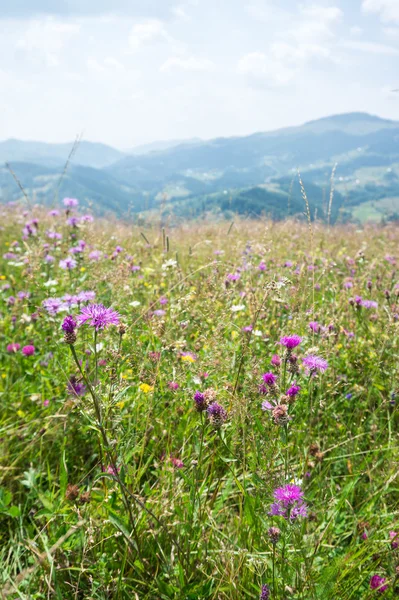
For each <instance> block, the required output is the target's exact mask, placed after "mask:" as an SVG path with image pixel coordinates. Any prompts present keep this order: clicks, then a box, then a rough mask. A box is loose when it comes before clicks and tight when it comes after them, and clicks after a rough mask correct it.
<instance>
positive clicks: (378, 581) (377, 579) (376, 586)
mask: <svg viewBox="0 0 399 600" xmlns="http://www.w3.org/2000/svg"><path fill="white" fill-rule="evenodd" d="M385 582H386V579H385V577H381V576H380V575H373V576H372V578H371V579H370V588H371V589H372V590H378V592H379V593H380V594H383V593H384V592H385V591H386V590H387V589H388V586H387V585H384V584H385Z"/></svg>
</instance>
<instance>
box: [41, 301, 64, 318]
mask: <svg viewBox="0 0 399 600" xmlns="http://www.w3.org/2000/svg"><path fill="white" fill-rule="evenodd" d="M42 306H43V308H45V309H46V310H47V312H48V313H49V314H50V315H56V314H57V313H58V312H60V310H62V309H63V308H64V306H65V305H64V303H63V302H62V300H60V298H46V300H43V302H42Z"/></svg>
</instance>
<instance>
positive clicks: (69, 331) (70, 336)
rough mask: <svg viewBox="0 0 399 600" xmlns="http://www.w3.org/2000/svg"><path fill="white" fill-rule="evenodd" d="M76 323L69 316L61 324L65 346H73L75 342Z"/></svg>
mask: <svg viewBox="0 0 399 600" xmlns="http://www.w3.org/2000/svg"><path fill="white" fill-rule="evenodd" d="M77 325H78V324H77V323H76V321H75V319H74V318H73V317H72V316H71V315H68V316H67V317H65V319H64V320H63V322H62V325H61V327H62V329H63V330H64V332H65V333H64V341H65V342H66V343H67V344H74V343H75V342H76V331H75V329H76V327H77Z"/></svg>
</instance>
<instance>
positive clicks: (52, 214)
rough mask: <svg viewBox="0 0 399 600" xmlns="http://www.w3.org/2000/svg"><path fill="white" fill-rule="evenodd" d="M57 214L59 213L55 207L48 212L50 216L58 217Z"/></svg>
mask: <svg viewBox="0 0 399 600" xmlns="http://www.w3.org/2000/svg"><path fill="white" fill-rule="evenodd" d="M59 214H60V211H59V210H57V209H56V208H54V209H53V210H50V212H49V213H48V215H49V216H50V217H58V215H59Z"/></svg>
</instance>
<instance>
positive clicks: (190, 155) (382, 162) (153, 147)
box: [0, 112, 399, 219]
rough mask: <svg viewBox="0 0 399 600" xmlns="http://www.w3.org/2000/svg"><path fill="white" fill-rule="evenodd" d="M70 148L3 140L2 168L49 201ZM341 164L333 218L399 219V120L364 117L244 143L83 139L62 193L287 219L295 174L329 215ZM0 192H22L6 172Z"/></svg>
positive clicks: (111, 206)
mask: <svg viewBox="0 0 399 600" xmlns="http://www.w3.org/2000/svg"><path fill="white" fill-rule="evenodd" d="M175 144H177V145H175ZM165 146H166V147H165ZM71 147H72V144H71V145H68V144H56V145H54V144H44V143H39V142H38V143H36V142H19V141H18V140H8V141H7V142H1V143H0V163H1V162H2V161H9V162H11V164H12V165H13V167H15V170H16V172H17V175H18V176H19V178H20V179H21V181H22V182H23V183H24V184H25V185H26V186H27V187H29V191H30V193H31V194H36V196H37V197H38V198H39V199H40V201H43V202H49V198H50V196H51V194H53V197H54V186H55V185H56V184H55V183H54V182H55V179H56V176H55V173H56V172H57V169H58V172H60V170H62V169H61V165H64V163H65V160H66V157H67V156H68V154H69V152H70V149H71ZM133 152H134V149H133ZM61 159H62V160H61ZM336 163H337V165H338V166H337V169H336V174H335V184H334V185H335V203H334V211H333V212H334V215H333V216H334V217H335V218H341V219H347V218H352V217H354V215H355V213H356V215H357V216H356V217H355V218H361V219H363V218H367V215H369V214H371V213H372V214H374V215H375V214H377V215H379V216H381V215H382V216H383V217H384V216H388V217H389V218H391V217H393V216H395V218H396V214H398V215H399V122H398V121H392V120H389V119H382V118H380V117H378V116H374V115H369V114H367V113H361V112H355V113H346V114H340V115H333V116H330V117H325V118H322V119H317V120H314V121H309V122H307V123H305V124H304V125H301V126H297V127H288V128H284V129H279V130H275V131H269V132H259V133H253V134H251V135H247V136H235V137H228V138H215V139H212V140H197V139H193V140H183V141H182V142H179V141H178V140H175V141H170V142H154V144H149V145H144V146H142V147H139V148H136V153H134V154H132V153H131V152H130V151H129V153H126V152H121V151H119V150H116V149H114V148H111V147H110V146H106V145H104V144H96V143H93V142H81V144H80V146H79V148H78V150H77V152H76V154H75V155H74V157H73V159H72V163H71V166H70V167H69V169H68V172H67V175H66V177H65V178H64V180H63V182H62V189H61V191H63V190H65V193H66V194H67V195H70V194H72V191H69V192H68V190H75V192H74V193H76V195H79V197H80V198H81V199H82V200H83V201H84V202H86V203H87V202H93V207H94V209H95V210H97V212H100V213H101V212H106V211H107V210H109V211H112V212H117V213H118V214H124V213H125V212H126V211H127V210H129V211H130V212H136V213H141V212H148V211H154V210H160V207H161V206H162V207H163V210H166V212H172V213H175V214H179V215H181V216H183V217H184V216H185V215H186V216H188V215H190V216H199V215H201V214H203V213H208V212H212V211H213V210H216V211H217V212H222V213H229V212H230V213H231V212H241V213H242V214H247V213H246V211H247V209H248V210H249V207H251V208H250V213H251V214H252V215H255V214H258V215H259V214H261V213H265V214H270V215H272V216H273V217H274V218H283V217H284V216H286V215H287V214H290V215H291V214H297V211H298V210H299V209H300V207H301V206H302V201H301V196H300V190H299V189H297V187H296V186H294V188H292V185H291V184H290V182H291V181H293V180H295V179H296V178H297V169H299V170H300V172H301V174H302V177H303V180H304V181H305V183H307V186H308V188H309V190H311V192H312V193H311V196H310V198H309V199H310V203H311V206H312V210H313V211H315V213H317V214H318V215H319V217H320V216H321V218H324V217H323V215H324V216H325V211H326V207H325V204H326V203H325V198H326V197H327V196H328V195H329V188H330V179H331V172H332V169H333V167H334V165H335V164H336ZM32 165H36V168H35V169H33V166H32ZM85 169H87V171H85ZM49 170H50V171H49ZM53 180H54V181H53ZM43 181H46V185H43ZM51 181H53V183H51ZM291 188H292V189H294V193H293V196H292V197H291V198H290V193H291V192H290V189H291ZM0 192H1V196H2V198H3V201H4V199H6V197H7V198H8V197H10V196H11V199H15V198H18V197H19V195H20V191H19V190H18V188H17V187H16V186H15V184H14V182H13V181H12V179H10V175H9V173H8V172H7V170H5V169H1V168H0ZM298 194H299V195H298ZM363 206H364V207H365V208H366V209H367V210H363V208H362V207H363ZM359 207H360V208H359ZM248 214H249V213H248ZM359 215H360V217H359ZM398 218H399V217H398Z"/></svg>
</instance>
